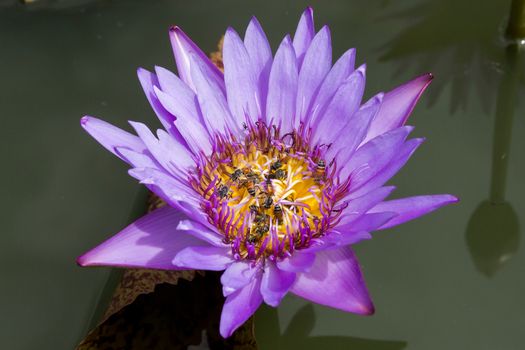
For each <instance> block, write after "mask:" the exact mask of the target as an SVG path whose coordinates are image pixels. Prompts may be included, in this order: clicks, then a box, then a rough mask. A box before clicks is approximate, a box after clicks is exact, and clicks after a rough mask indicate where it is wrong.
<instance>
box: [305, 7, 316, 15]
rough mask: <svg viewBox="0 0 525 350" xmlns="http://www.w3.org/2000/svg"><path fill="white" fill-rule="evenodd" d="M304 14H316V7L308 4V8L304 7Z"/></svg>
mask: <svg viewBox="0 0 525 350" xmlns="http://www.w3.org/2000/svg"><path fill="white" fill-rule="evenodd" d="M303 15H307V16H308V15H309V16H312V17H313V15H314V8H313V7H312V6H306V8H305V9H304V11H303Z"/></svg>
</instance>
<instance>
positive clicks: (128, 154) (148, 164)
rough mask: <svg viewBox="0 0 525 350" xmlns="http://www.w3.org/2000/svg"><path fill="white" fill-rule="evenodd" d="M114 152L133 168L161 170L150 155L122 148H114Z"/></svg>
mask: <svg viewBox="0 0 525 350" xmlns="http://www.w3.org/2000/svg"><path fill="white" fill-rule="evenodd" d="M115 152H117V153H118V154H119V156H120V157H121V158H123V159H124V160H125V161H126V162H127V163H129V164H131V165H132V166H133V167H135V168H152V169H159V168H161V165H160V164H158V163H157V162H156V161H155V160H154V159H153V157H152V156H151V155H147V154H144V153H138V152H135V151H132V150H130V149H127V148H123V147H115Z"/></svg>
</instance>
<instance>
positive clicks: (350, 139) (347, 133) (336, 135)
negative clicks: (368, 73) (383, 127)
mask: <svg viewBox="0 0 525 350" xmlns="http://www.w3.org/2000/svg"><path fill="white" fill-rule="evenodd" d="M382 99H383V94H378V95H376V96H374V97H372V98H371V99H370V100H369V101H367V102H366V103H365V104H364V105H362V106H361V107H360V108H359V110H358V111H357V112H356V113H355V114H354V115H353V116H352V118H350V119H348V120H347V123H346V125H345V126H344V127H342V128H341V129H340V130H339V131H337V132H333V133H329V134H328V135H326V136H325V137H326V141H325V142H326V143H327V144H331V146H330V147H329V148H328V150H327V152H326V158H328V159H332V158H333V157H336V156H337V155H338V154H341V156H340V157H341V158H342V159H343V162H345V161H346V160H348V159H350V158H351V156H352V155H353V154H354V152H355V150H356V149H357V147H358V146H359V145H360V144H361V143H362V142H363V140H364V138H365V136H366V133H367V132H368V128H369V127H370V123H371V122H372V120H373V119H374V117H375V116H376V115H377V112H378V111H379V108H380V107H381V101H382Z"/></svg>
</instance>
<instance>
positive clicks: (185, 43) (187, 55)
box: [170, 27, 224, 91]
mask: <svg viewBox="0 0 525 350" xmlns="http://www.w3.org/2000/svg"><path fill="white" fill-rule="evenodd" d="M170 40H171V46H172V48H173V54H174V55H175V61H176V63H177V70H178V72H179V76H180V78H181V79H182V80H183V81H184V82H185V83H186V84H188V86H189V87H190V88H192V89H193V90H194V91H196V90H195V85H194V84H193V79H192V76H191V66H192V63H194V62H192V58H191V56H192V55H193V56H195V57H196V58H194V59H195V60H197V61H198V62H200V63H201V64H203V65H205V66H206V71H207V72H208V77H209V78H210V79H212V80H213V81H214V82H215V83H217V84H219V86H221V89H222V91H224V77H223V74H222V72H221V71H220V70H219V69H218V68H217V67H216V66H215V65H214V64H213V63H212V62H211V61H210V59H209V58H208V56H207V55H206V54H205V53H204V52H202V50H201V49H199V47H198V46H197V45H195V43H194V42H193V41H191V39H190V38H189V37H188V36H187V35H186V34H185V33H184V32H183V31H182V29H180V28H179V27H172V28H171V29H170Z"/></svg>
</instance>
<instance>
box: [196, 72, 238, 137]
mask: <svg viewBox="0 0 525 350" xmlns="http://www.w3.org/2000/svg"><path fill="white" fill-rule="evenodd" d="M204 68H205V67H204V66H203V65H202V64H200V63H199V62H196V63H195V64H194V65H193V66H192V69H191V74H192V78H193V83H194V84H195V88H196V90H197V98H198V101H199V105H200V108H201V111H202V115H203V117H204V123H205V125H206V127H207V128H208V131H209V133H210V134H211V135H213V133H215V132H226V131H232V132H234V133H235V132H239V131H240V126H241V125H242V123H240V122H238V121H237V120H235V119H234V118H233V116H232V114H231V113H230V108H229V107H228V103H227V102H226V96H225V95H224V93H223V92H222V91H221V89H220V88H219V87H218V85H217V84H215V83H214V82H213V80H210V79H207V77H206V72H205V70H204Z"/></svg>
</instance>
